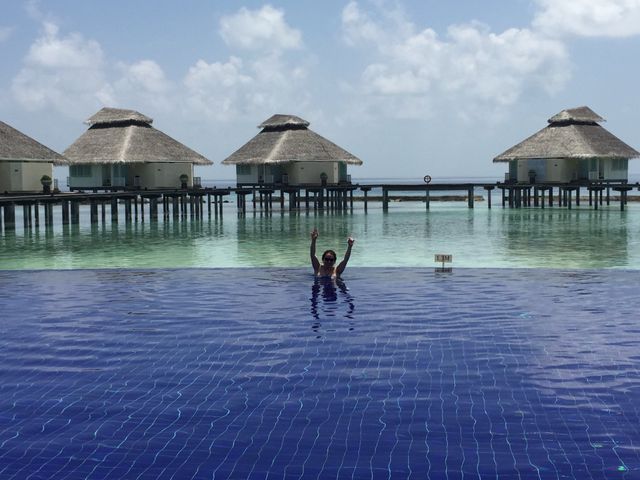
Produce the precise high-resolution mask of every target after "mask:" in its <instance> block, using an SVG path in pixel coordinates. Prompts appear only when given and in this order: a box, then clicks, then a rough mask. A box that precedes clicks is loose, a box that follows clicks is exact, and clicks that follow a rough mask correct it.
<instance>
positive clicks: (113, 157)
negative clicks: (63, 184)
mask: <svg viewBox="0 0 640 480" xmlns="http://www.w3.org/2000/svg"><path fill="white" fill-rule="evenodd" d="M151 122H153V120H152V119H151V118H149V117H147V116H145V115H143V114H141V113H139V112H136V111H134V110H122V109H117V108H103V109H102V110H100V111H99V112H98V113H96V114H95V115H93V116H92V117H91V118H89V120H87V123H88V124H90V125H91V126H90V127H89V129H88V130H87V131H86V132H85V133H83V134H82V135H81V136H80V137H79V138H78V139H77V140H76V141H75V142H74V143H73V144H72V145H71V146H70V147H69V148H67V149H66V150H65V151H64V155H65V157H67V158H68V159H69V163H71V164H90V163H118V162H122V163H193V164H196V165H211V164H212V163H213V162H212V161H211V160H208V159H207V158H205V157H203V156H202V155H200V154H199V153H197V152H195V151H193V150H191V149H190V148H188V147H187V146H185V145H183V144H182V143H180V142H178V141H176V140H174V139H173V138H171V137H170V136H168V135H166V134H164V133H162V132H161V131H160V130H156V129H155V128H153V127H152V126H151Z"/></svg>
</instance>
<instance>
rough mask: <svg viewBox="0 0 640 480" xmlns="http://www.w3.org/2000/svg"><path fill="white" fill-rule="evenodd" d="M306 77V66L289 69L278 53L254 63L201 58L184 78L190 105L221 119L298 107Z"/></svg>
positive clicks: (239, 60)
mask: <svg viewBox="0 0 640 480" xmlns="http://www.w3.org/2000/svg"><path fill="white" fill-rule="evenodd" d="M305 76H306V71H305V70H304V69H303V68H300V67H297V68H287V67H286V66H284V65H283V64H282V60H281V59H280V58H279V57H278V56H277V55H273V56H268V57H266V58H261V59H259V60H255V61H251V62H245V61H243V60H241V59H240V58H237V57H231V58H230V59H229V61H228V62H226V63H222V62H214V63H207V62H205V61H204V60H198V62H197V63H196V64H195V65H194V66H192V67H191V68H190V69H189V72H188V73H187V75H186V76H185V79H184V85H185V89H186V96H187V106H188V108H189V110H190V111H195V112H198V113H201V114H205V115H207V116H209V117H212V118H215V119H217V120H219V121H229V120H234V119H236V118H237V117H238V116H240V115H249V116H259V115H265V114H266V113H268V112H271V113H273V111H274V110H278V111H280V110H281V109H282V108H287V107H289V108H293V107H296V106H298V107H299V106H300V105H301V103H302V102H303V101H304V99H303V98H302V97H304V93H303V89H301V88H299V86H300V83H301V82H302V81H303V80H304V78H305ZM258 79H259V80H258Z"/></svg>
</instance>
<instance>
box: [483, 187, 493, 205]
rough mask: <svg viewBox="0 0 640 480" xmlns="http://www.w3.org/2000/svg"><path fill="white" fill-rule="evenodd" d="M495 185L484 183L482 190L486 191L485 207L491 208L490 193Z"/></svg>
mask: <svg viewBox="0 0 640 480" xmlns="http://www.w3.org/2000/svg"><path fill="white" fill-rule="evenodd" d="M494 188H495V187H494V186H493V185H485V187H484V190H485V191H486V192H487V208H491V193H492V192H493V189H494Z"/></svg>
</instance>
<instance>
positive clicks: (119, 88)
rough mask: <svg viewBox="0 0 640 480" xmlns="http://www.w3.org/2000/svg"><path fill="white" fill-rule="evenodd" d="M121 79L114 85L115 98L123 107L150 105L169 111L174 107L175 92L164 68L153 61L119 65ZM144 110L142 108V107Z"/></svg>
mask: <svg viewBox="0 0 640 480" xmlns="http://www.w3.org/2000/svg"><path fill="white" fill-rule="evenodd" d="M118 69H119V71H120V78H119V79H118V80H116V81H115V82H114V84H113V90H114V97H115V99H116V100H117V101H118V102H119V103H120V104H121V105H122V106H126V105H142V106H145V105H148V106H150V107H153V108H154V109H165V110H169V109H171V108H172V106H173V105H174V102H173V100H175V94H174V93H175V92H173V85H172V83H171V82H170V81H169V80H168V79H167V78H166V76H165V73H164V71H163V70H162V67H160V65H158V64H157V63H156V62H154V61H153V60H140V61H138V62H136V63H134V64H131V65H127V64H123V63H120V64H118ZM141 108H142V107H141Z"/></svg>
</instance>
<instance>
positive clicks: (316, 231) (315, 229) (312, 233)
mask: <svg viewBox="0 0 640 480" xmlns="http://www.w3.org/2000/svg"><path fill="white" fill-rule="evenodd" d="M317 238H318V229H317V228H314V229H313V231H312V232H311V240H315V239H317Z"/></svg>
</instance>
